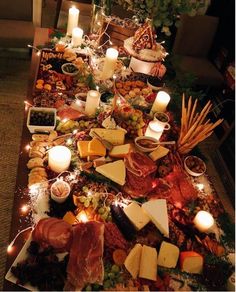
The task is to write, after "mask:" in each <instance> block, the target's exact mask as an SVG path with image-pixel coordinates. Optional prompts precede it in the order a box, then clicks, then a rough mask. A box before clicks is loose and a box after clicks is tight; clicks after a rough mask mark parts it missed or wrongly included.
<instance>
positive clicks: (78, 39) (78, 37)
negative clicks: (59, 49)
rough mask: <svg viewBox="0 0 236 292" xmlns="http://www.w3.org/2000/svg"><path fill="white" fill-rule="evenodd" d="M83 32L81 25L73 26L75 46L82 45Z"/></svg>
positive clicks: (73, 42) (73, 44) (73, 43)
mask: <svg viewBox="0 0 236 292" xmlns="http://www.w3.org/2000/svg"><path fill="white" fill-rule="evenodd" d="M83 33H84V31H83V30H82V29H81V28H79V27H75V28H73V30H72V46H73V47H78V46H80V45H81V43H82V37H83Z"/></svg>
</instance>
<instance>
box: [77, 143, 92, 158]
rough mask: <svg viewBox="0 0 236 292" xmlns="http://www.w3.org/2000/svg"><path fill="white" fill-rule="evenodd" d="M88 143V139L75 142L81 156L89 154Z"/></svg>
mask: <svg viewBox="0 0 236 292" xmlns="http://www.w3.org/2000/svg"><path fill="white" fill-rule="evenodd" d="M88 145H89V141H78V142H77V147H78V150H79V156H80V157H81V158H85V157H87V156H88V155H89V152H88Z"/></svg>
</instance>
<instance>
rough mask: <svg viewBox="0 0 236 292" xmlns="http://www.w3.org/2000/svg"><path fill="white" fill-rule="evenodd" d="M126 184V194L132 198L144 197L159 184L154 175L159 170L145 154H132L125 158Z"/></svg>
mask: <svg viewBox="0 0 236 292" xmlns="http://www.w3.org/2000/svg"><path fill="white" fill-rule="evenodd" d="M125 165H126V168H127V172H126V184H125V185H124V188H123V190H124V192H126V193H127V194H129V195H130V196H131V197H132V198H138V197H144V196H145V195H147V194H148V193H149V192H151V191H152V190H153V189H154V188H155V187H156V184H157V180H156V179H154V178H153V173H154V172H155V171H156V170H157V166H156V164H155V163H154V162H153V161H152V160H151V159H150V158H149V157H147V156H146V155H145V154H143V153H139V152H131V153H129V155H127V156H126V157H125Z"/></svg>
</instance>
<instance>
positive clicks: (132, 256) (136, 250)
mask: <svg viewBox="0 0 236 292" xmlns="http://www.w3.org/2000/svg"><path fill="white" fill-rule="evenodd" d="M141 253H142V245H141V244H139V243H137V244H135V246H134V247H133V248H132V249H131V251H130V252H129V254H128V256H127V258H126V259H125V262H124V266H125V267H126V269H127V271H128V272H129V273H130V274H131V276H132V277H133V279H136V278H137V276H138V273H139V267H140V259H141Z"/></svg>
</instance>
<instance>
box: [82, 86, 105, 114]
mask: <svg viewBox="0 0 236 292" xmlns="http://www.w3.org/2000/svg"><path fill="white" fill-rule="evenodd" d="M100 96H101V94H100V92H99V91H97V90H89V92H88V94H87V99H86V104H85V114H86V115H88V116H90V117H93V116H94V115H95V112H96V109H97V108H98V107H99V103H100Z"/></svg>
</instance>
